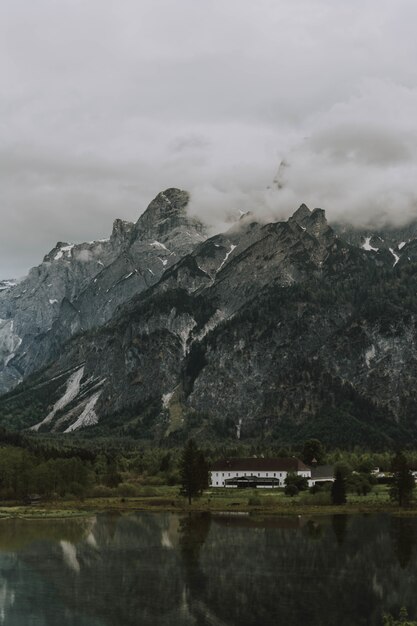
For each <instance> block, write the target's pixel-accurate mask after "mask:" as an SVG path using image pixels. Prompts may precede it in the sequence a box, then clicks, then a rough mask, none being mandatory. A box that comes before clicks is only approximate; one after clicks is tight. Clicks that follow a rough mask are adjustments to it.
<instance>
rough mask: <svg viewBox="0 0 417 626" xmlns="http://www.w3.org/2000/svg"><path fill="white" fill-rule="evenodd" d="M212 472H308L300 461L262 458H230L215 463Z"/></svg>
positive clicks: (291, 458)
mask: <svg viewBox="0 0 417 626" xmlns="http://www.w3.org/2000/svg"><path fill="white" fill-rule="evenodd" d="M211 470H212V471H213V472H219V471H220V472H238V471H243V470H245V471H249V472H251V471H252V472H303V471H309V470H310V468H309V467H307V465H305V464H304V463H303V462H302V461H300V459H296V458H295V457H290V458H284V457H280V458H277V459H264V458H262V457H249V458H246V459H239V458H231V459H221V460H220V461H215V463H213V465H212V466H211Z"/></svg>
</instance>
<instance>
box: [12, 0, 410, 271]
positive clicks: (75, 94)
mask: <svg viewBox="0 0 417 626" xmlns="http://www.w3.org/2000/svg"><path fill="white" fill-rule="evenodd" d="M416 18H417V5H416V3H415V2H414V0H397V1H396V2H395V3H394V2H392V1H391V0H365V1H363V0H362V1H361V2H359V0H352V2H349V3H347V2H344V1H342V0H295V1H290V0H258V2H256V3H255V2H252V1H250V0H228V1H227V2H224V1H223V0H213V1H212V2H203V1H202V0H176V2H172V0H141V2H137V1H136V0H124V2H123V3H118V2H116V1H115V0H100V1H99V0H88V1H87V2H85V1H81V0H61V1H60V2H56V1H55V0H37V2H36V3H29V2H27V1H26V0H4V2H3V3H1V5H0V140H1V141H0V189H1V195H0V212H1V226H2V228H1V229H0V277H7V276H12V275H20V274H22V273H24V272H25V271H26V270H27V268H28V267H29V266H30V265H33V264H35V263H37V262H39V260H40V259H41V258H42V255H43V254H44V253H45V252H46V251H48V250H49V249H50V248H52V247H53V245H54V244H55V242H56V241H57V240H67V241H80V240H90V239H93V238H95V237H96V238H102V237H105V236H107V235H108V233H109V231H110V229H111V223H112V220H113V219H114V218H115V217H123V218H125V219H132V220H135V219H137V217H138V215H139V214H140V213H141V212H142V211H143V210H144V209H145V208H146V206H147V204H148V202H149V201H150V200H151V199H152V197H153V196H154V195H156V193H158V191H160V190H161V189H164V188H166V187H169V186H180V187H184V188H186V189H189V190H190V191H191V194H192V204H191V210H192V211H193V212H194V213H196V214H198V215H199V216H201V217H203V218H204V219H205V220H206V221H208V222H209V223H210V224H211V225H212V228H213V229H214V230H215V229H219V228H223V227H224V226H225V225H226V224H227V223H228V220H229V217H230V215H233V214H236V213H237V212H238V210H239V209H240V210H244V211H246V210H249V209H251V210H256V211H257V212H258V213H259V214H260V215H263V216H270V215H273V216H275V217H280V216H286V215H288V214H289V213H290V212H291V210H292V209H293V208H295V207H296V206H298V205H299V204H300V203H301V202H306V203H307V204H309V205H311V206H313V207H314V206H321V207H323V208H325V209H326V210H327V211H328V213H329V215H330V217H333V218H341V219H347V220H348V219H352V220H356V221H358V222H362V223H366V222H371V221H376V222H381V221H384V220H387V219H388V220H391V221H394V222H399V223H401V222H404V221H406V220H408V219H410V218H412V217H415V216H416V207H417V200H416V183H415V181H416V173H417V172H416V169H417V150H416V145H417V144H416V141H415V139H416V135H417V118H416V115H415V111H416V110H417V68H416V67H415V64H414V63H413V62H412V60H413V59H415V58H416V53H417V40H416V38H415V34H414V24H415V23H416ZM280 163H284V164H285V165H281V167H280ZM274 179H275V181H278V183H279V184H276V183H274V182H273V181H274Z"/></svg>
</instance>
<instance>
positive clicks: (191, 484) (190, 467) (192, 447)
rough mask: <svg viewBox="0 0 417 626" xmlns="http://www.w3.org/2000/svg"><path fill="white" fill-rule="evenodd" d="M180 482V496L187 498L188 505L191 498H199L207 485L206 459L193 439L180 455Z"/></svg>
mask: <svg viewBox="0 0 417 626" xmlns="http://www.w3.org/2000/svg"><path fill="white" fill-rule="evenodd" d="M180 482H181V489H180V494H181V495H182V496H185V497H186V498H188V504H191V500H192V498H198V497H199V496H201V494H202V492H203V491H204V489H207V487H208V484H209V472H208V465H207V462H206V459H205V458H204V454H203V453H202V452H201V450H199V449H198V447H197V445H196V443H195V441H194V440H193V439H190V440H189V441H188V442H187V444H186V445H185V447H184V450H183V452H182V455H181V459H180Z"/></svg>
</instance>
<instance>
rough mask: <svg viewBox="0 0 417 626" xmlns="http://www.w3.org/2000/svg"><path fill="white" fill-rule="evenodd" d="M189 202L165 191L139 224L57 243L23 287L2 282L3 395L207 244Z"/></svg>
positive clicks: (0, 383) (0, 353)
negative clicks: (88, 239) (85, 240)
mask: <svg viewBox="0 0 417 626" xmlns="http://www.w3.org/2000/svg"><path fill="white" fill-rule="evenodd" d="M188 201H189V196H188V194H187V193H186V192H183V191H179V190H176V189H168V190H166V191H165V192H163V193H160V194H159V195H158V196H157V197H156V198H155V199H154V200H153V201H152V202H151V204H150V205H149V207H148V208H147V209H146V211H145V212H144V213H143V214H142V215H141V216H140V218H139V219H138V221H137V222H136V224H132V223H129V222H124V221H122V220H120V219H118V220H116V221H115V222H114V225H113V231H112V233H111V236H110V238H109V239H105V240H101V241H91V242H88V243H82V244H77V245H74V244H68V243H66V242H58V243H57V245H56V246H55V248H53V250H51V252H49V253H48V254H47V255H46V256H45V258H44V259H43V262H42V263H41V264H40V265H39V266H38V267H35V268H33V269H32V270H31V271H30V272H29V274H28V276H27V277H26V278H24V279H23V280H22V281H20V282H19V283H14V282H13V281H3V283H2V284H1V285H0V319H1V321H0V392H6V391H8V390H10V389H11V388H13V387H14V386H15V385H16V384H18V383H19V382H21V381H22V380H24V379H25V377H26V376H27V375H28V374H30V373H32V372H33V371H36V370H37V369H39V368H40V367H42V366H43V365H45V364H46V363H48V362H49V361H51V360H52V359H54V358H56V356H57V355H58V354H59V353H60V350H61V347H62V345H63V344H64V343H65V341H67V340H68V339H69V338H70V337H72V336H73V335H75V334H77V333H80V332H84V331H86V330H88V329H92V328H95V327H97V326H100V325H102V324H104V323H105V322H107V321H108V320H109V319H110V318H111V317H112V315H113V314H114V312H115V310H116V309H117V307H118V306H120V305H121V304H123V303H124V302H126V301H127V300H129V299H130V298H131V297H132V295H133V294H138V293H141V292H142V291H144V290H146V289H148V288H149V287H150V286H151V285H153V284H154V283H156V282H157V281H158V280H159V278H160V277H161V276H162V274H163V272H164V270H165V269H166V268H167V267H170V266H171V265H173V264H174V263H176V262H177V261H178V259H180V258H182V257H183V255H184V254H186V253H187V252H189V251H190V250H192V249H193V247H194V246H195V245H196V243H198V242H199V241H201V240H203V239H204V238H205V237H204V227H203V225H202V224H201V223H200V222H199V221H198V220H195V219H191V218H189V217H188V216H187V214H186V207H187V204H188ZM2 286H3V288H1V287H2Z"/></svg>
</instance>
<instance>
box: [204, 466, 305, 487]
mask: <svg viewBox="0 0 417 626" xmlns="http://www.w3.org/2000/svg"><path fill="white" fill-rule="evenodd" d="M294 473H296V474H298V476H304V477H305V478H311V472H310V471H300V472H294ZM210 474H211V486H212V487H224V486H225V484H224V481H225V480H227V479H228V478H238V477H239V476H256V477H258V478H277V479H278V480H279V483H280V486H282V487H283V486H284V482H285V479H286V477H287V474H288V472H283V471H281V472H271V471H268V472H252V471H250V470H239V471H237V472H236V471H235V472H228V471H225V472H221V471H219V472H217V471H216V472H210ZM265 488H266V489H271V488H272V487H265Z"/></svg>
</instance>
